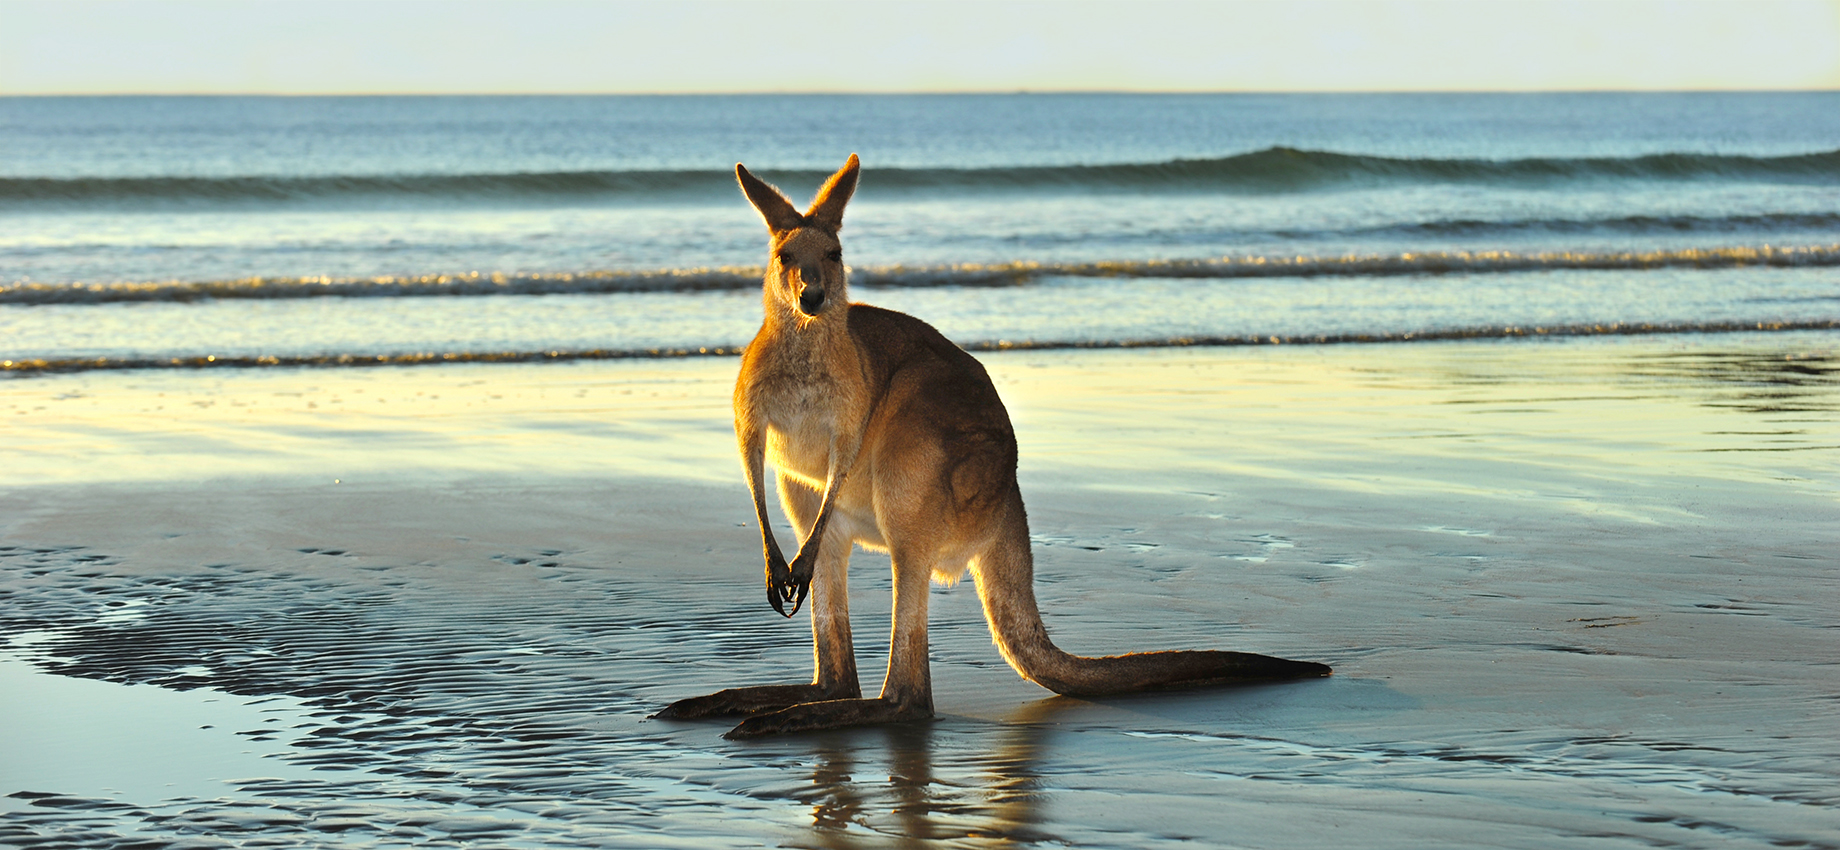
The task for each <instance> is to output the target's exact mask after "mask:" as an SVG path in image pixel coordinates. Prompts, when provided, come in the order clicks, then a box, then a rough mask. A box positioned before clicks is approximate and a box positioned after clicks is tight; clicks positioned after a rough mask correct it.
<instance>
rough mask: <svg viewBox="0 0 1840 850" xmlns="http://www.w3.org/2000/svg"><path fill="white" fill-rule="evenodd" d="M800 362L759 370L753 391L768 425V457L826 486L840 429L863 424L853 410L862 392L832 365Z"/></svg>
mask: <svg viewBox="0 0 1840 850" xmlns="http://www.w3.org/2000/svg"><path fill="white" fill-rule="evenodd" d="M798 365H799V366H800V368H796V369H787V370H784V371H780V370H775V371H773V372H770V373H768V374H766V375H762V376H760V377H761V380H759V381H758V382H756V384H755V386H754V387H753V388H752V392H751V393H750V395H751V396H752V398H753V401H754V407H755V411H756V413H757V415H759V416H760V417H761V418H762V419H764V420H765V424H766V426H767V427H766V431H767V461H768V462H769V463H771V464H773V466H774V467H775V468H777V469H779V470H780V471H781V472H782V473H784V474H789V475H792V476H793V477H795V478H799V479H802V480H804V481H805V482H806V483H810V484H813V485H814V486H818V487H822V486H823V484H824V480H825V478H826V477H827V476H828V475H829V473H830V462H831V450H832V447H833V446H835V445H836V443H837V440H838V438H839V437H840V436H843V435H842V433H841V431H842V429H844V428H848V427H852V426H853V425H854V426H856V427H860V425H859V423H860V422H861V416H860V415H859V414H858V413H857V412H856V411H855V410H854V408H855V407H856V403H857V398H858V397H859V396H860V392H859V391H858V389H857V387H855V386H853V382H851V381H849V380H848V379H847V376H844V377H840V376H839V375H837V374H836V373H835V372H834V370H831V369H825V368H813V365H812V364H810V363H803V364H798Z"/></svg>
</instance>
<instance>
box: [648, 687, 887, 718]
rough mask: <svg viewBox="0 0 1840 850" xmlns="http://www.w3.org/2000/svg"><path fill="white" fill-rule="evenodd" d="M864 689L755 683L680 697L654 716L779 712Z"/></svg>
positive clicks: (860, 693)
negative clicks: (743, 686) (750, 685)
mask: <svg viewBox="0 0 1840 850" xmlns="http://www.w3.org/2000/svg"><path fill="white" fill-rule="evenodd" d="M861 695H862V691H860V690H856V689H849V690H847V691H846V690H844V689H842V688H837V689H826V688H825V687H824V686H823V685H755V686H753V687H748V688H729V689H728V690H725V691H717V692H715V693H713V694H708V695H706V696H700V697H690V698H688V699H680V700H678V701H677V702H674V703H671V704H670V705H667V706H665V707H664V709H663V710H662V711H659V712H658V713H657V714H654V715H652V717H654V718H658V719H663V720H695V719H697V718H699V717H736V716H740V715H749V714H761V713H764V712H768V711H778V710H780V709H782V708H786V707H788V706H794V705H798V704H800V703H807V702H818V701H820V700H833V699H843V698H848V697H856V696H861Z"/></svg>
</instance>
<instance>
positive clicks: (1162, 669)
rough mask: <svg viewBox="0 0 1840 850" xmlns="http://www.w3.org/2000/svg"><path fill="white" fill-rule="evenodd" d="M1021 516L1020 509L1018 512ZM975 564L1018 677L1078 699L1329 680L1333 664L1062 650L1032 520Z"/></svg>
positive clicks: (1197, 653)
mask: <svg viewBox="0 0 1840 850" xmlns="http://www.w3.org/2000/svg"><path fill="white" fill-rule="evenodd" d="M1016 513H1017V514H1020V511H1016ZM1009 524H1010V526H1011V527H1010V528H1008V529H1006V531H1007V533H1005V534H1002V535H1000V538H999V541H998V542H997V543H996V545H994V546H992V547H990V549H989V550H987V551H986V552H985V553H984V554H983V556H982V557H980V558H979V559H978V562H977V564H976V565H974V566H973V568H972V570H973V575H974V576H975V578H976V581H977V590H978V596H979V598H980V599H981V600H982V601H983V603H984V617H985V618H986V619H987V620H989V621H990V634H991V637H993V638H994V639H995V640H996V644H997V648H998V649H999V650H1001V651H1002V652H1003V658H1004V660H1006V661H1008V662H1009V665H1010V666H1011V667H1014V668H1016V672H1018V673H1021V674H1022V677H1023V678H1024V679H1028V680H1029V681H1031V682H1034V683H1036V684H1038V685H1041V686H1042V687H1044V688H1047V689H1048V690H1051V691H1054V692H1055V693H1059V694H1067V695H1070V696H1103V695H1106V694H1122V693H1130V692H1133V691H1152V690H1165V689H1178V688H1191V687H1205V686H1208V685H1224V684H1233V683H1242V682H1255V681H1270V680H1277V679H1303V678H1312V677H1319V676H1327V675H1329V673H1330V669H1329V667H1328V666H1327V665H1324V664H1317V663H1315V662H1313V661H1290V660H1287V659H1283V658H1273V657H1271V656H1269V655H1255V654H1253V653H1249V652H1223V651H1218V650H1171V651H1161V652H1133V653H1130V654H1128V655H1108V656H1104V657H1100V658H1089V657H1086V656H1081V655H1071V654H1068V653H1066V652H1063V651H1061V649H1060V647H1057V646H1055V645H1054V641H1052V640H1050V639H1049V638H1048V630H1047V629H1046V628H1045V627H1043V626H1042V623H1041V609H1040V607H1039V606H1037V605H1036V604H1035V564H1034V558H1033V556H1032V554H1031V553H1030V551H1029V535H1028V524H1027V520H1026V519H1024V518H1021V517H1020V516H1016V517H1013V518H1011V519H1010V520H1009Z"/></svg>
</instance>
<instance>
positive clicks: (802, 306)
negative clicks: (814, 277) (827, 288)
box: [799, 283, 824, 316]
mask: <svg viewBox="0 0 1840 850" xmlns="http://www.w3.org/2000/svg"><path fill="white" fill-rule="evenodd" d="M823 306H824V287H822V286H819V285H818V284H815V283H808V284H805V288H804V289H801V290H799V310H801V311H803V312H804V313H805V315H807V316H816V315H818V308H820V307H823Z"/></svg>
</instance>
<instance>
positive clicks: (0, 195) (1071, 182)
mask: <svg viewBox="0 0 1840 850" xmlns="http://www.w3.org/2000/svg"><path fill="white" fill-rule="evenodd" d="M759 173H760V174H761V175H762V176H763V177H765V178H766V179H768V180H771V181H779V182H785V183H788V184H790V185H806V184H812V183H817V182H821V181H822V180H823V179H824V178H825V177H827V176H828V172H824V171H804V170H773V169H762V170H761V171H759ZM865 180H866V181H867V182H869V183H871V184H873V185H874V186H875V188H876V189H877V191H887V192H895V193H922V194H930V193H935V192H945V193H952V194H961V193H965V192H1018V191H1019V192H1030V191H1099V192H1108V191H1110V192H1117V191H1126V192H1252V193H1266V192H1287V191H1309V190H1317V189H1334V188H1340V187H1348V186H1361V185H1386V184H1413V183H1486V184H1516V183H1554V182H1568V181H1600V180H1730V181H1743V182H1767V183H1797V184H1816V185H1833V184H1840V150H1832V151H1826V152H1820V153H1807V154H1796V155H1790V156H1770V157H1759V156H1733V155H1723V154H1703V153H1661V154H1650V155H1646V156H1636V157H1536V158H1524V159H1505V160H1494V159H1418V158H1408V157H1387V156H1375V155H1367V154H1346V153H1335V152H1331V151H1313V150H1299V149H1296V148H1288V147H1272V148H1266V149H1264V150H1260V151H1253V152H1250V153H1243V154H1238V155H1234V156H1225V157H1214V158H1206V159H1178V160H1171V161H1167V162H1157V163H1119V164H1100V165H1057V166H1025V167H990V168H877V169H874V170H873V171H871V172H870V173H869V174H868V175H866V176H865ZM733 191H734V176H733V174H732V172H730V171H728V170H727V169H711V170H658V171H554V172H513V173H496V174H494V173H486V174H333V175H317V176H235V177H194V176H149V177H81V178H50V177H7V178H0V208H7V207H29V206H34V205H43V204H62V205H69V204H76V205H119V204H131V205H135V204H162V203H180V204H199V203H205V204H210V203H245V204H246V203H258V204H273V203H286V202H297V201H313V200H322V201H323V200H335V201H336V200H340V199H349V200H357V201H367V202H372V201H376V200H379V199H410V200H413V199H417V198H421V199H439V200H450V201H451V200H476V201H482V202H489V201H492V200H501V201H516V200H525V201H533V202H543V201H558V200H585V199H591V200H597V201H621V200H625V201H634V202H661V201H662V202H668V201H672V200H687V199H696V198H705V197H718V196H719V197H721V198H723V199H727V198H728V196H729V195H730V194H732V193H733Z"/></svg>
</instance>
